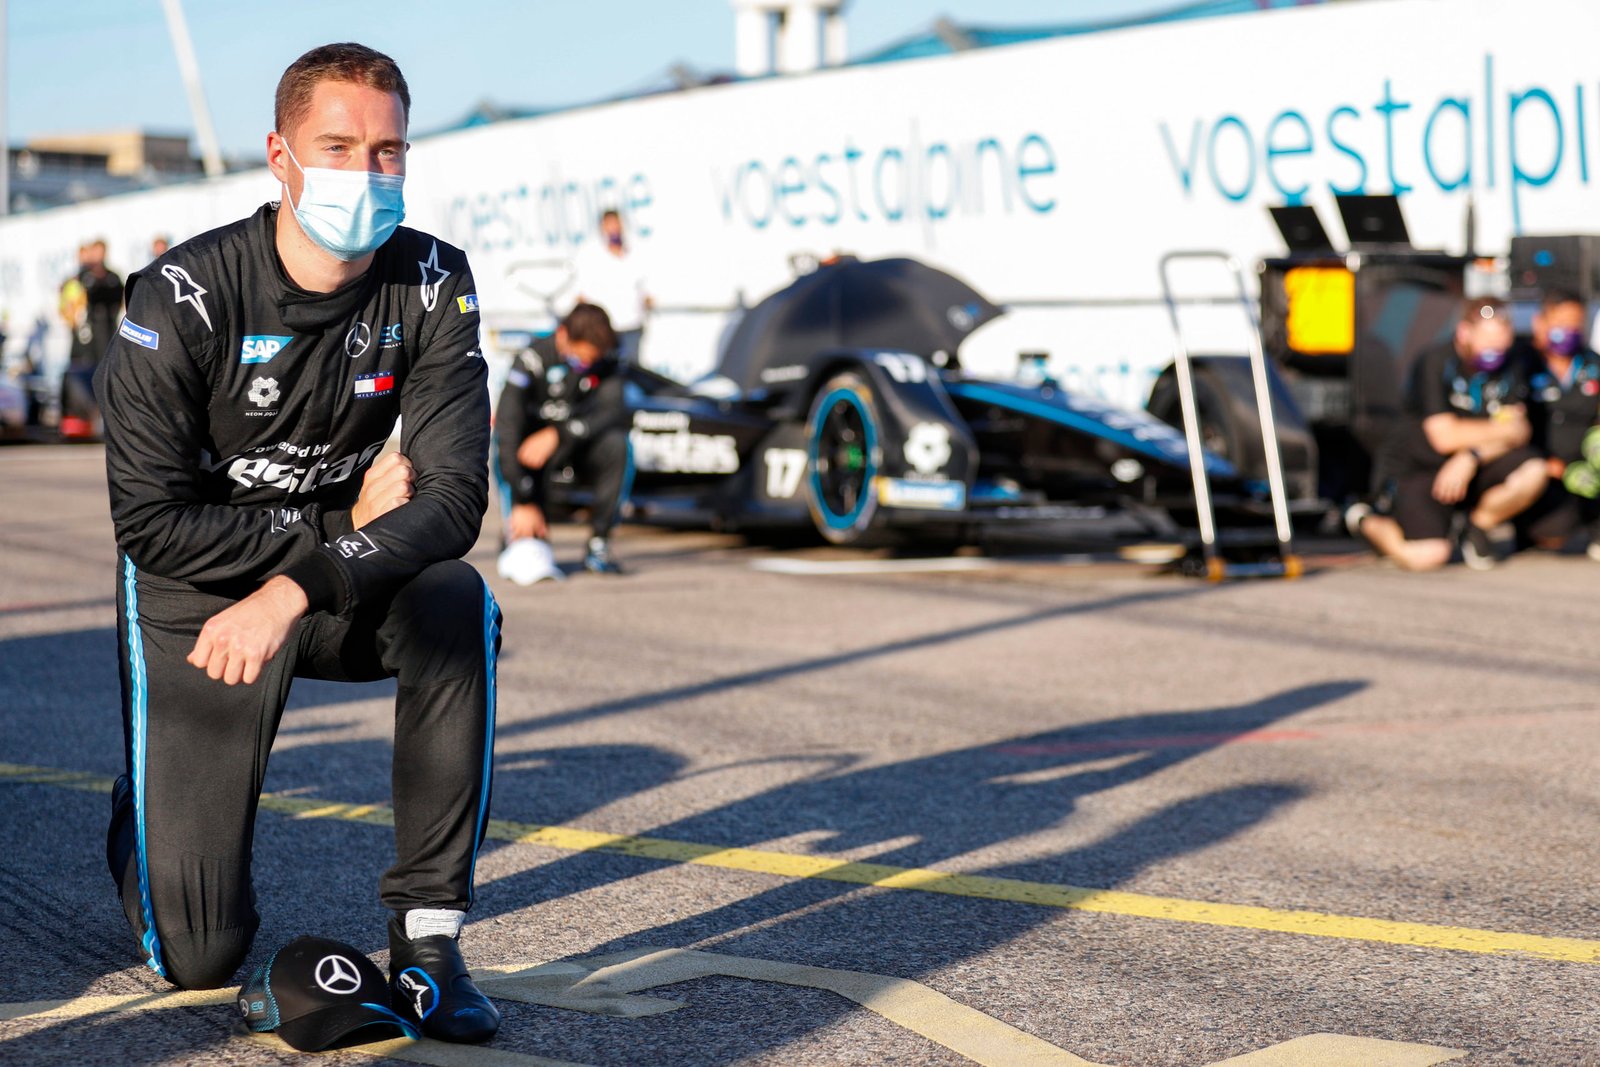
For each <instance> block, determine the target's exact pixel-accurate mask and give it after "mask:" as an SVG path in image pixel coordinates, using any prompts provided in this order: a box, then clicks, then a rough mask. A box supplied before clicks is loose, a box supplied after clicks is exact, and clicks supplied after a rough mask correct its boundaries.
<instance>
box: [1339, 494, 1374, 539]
mask: <svg viewBox="0 0 1600 1067" xmlns="http://www.w3.org/2000/svg"><path fill="white" fill-rule="evenodd" d="M1371 514H1372V505H1371V504H1366V503H1363V502H1361V501H1359V500H1358V501H1356V502H1355V503H1354V504H1351V505H1350V506H1349V507H1347V508H1345V509H1344V528H1345V529H1346V530H1348V531H1349V532H1350V536H1351V537H1354V538H1357V539H1359V538H1360V537H1361V524H1362V523H1363V522H1366V521H1367V516H1368V515H1371Z"/></svg>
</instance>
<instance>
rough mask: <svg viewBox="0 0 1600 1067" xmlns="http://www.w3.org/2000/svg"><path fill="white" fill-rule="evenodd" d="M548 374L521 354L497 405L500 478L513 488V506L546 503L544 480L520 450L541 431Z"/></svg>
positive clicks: (512, 368) (507, 378)
mask: <svg viewBox="0 0 1600 1067" xmlns="http://www.w3.org/2000/svg"><path fill="white" fill-rule="evenodd" d="M543 384H544V375H543V374H541V373H538V372H536V371H534V370H533V369H532V368H530V367H529V366H528V362H527V360H526V359H525V358H524V357H523V356H521V355H519V356H517V357H516V359H514V360H512V361H511V370H510V371H509V372H508V373H507V374H506V384H505V387H504V388H503V389H501V391H500V402H499V403H498V404H496V405H495V415H494V425H495V437H496V440H497V442H498V444H499V449H500V452H499V461H500V476H501V477H502V478H503V479H505V482H506V484H507V485H508V486H510V488H511V503H512V504H542V503H543V501H542V500H541V499H540V495H541V494H540V492H539V488H540V485H541V479H540V478H539V476H538V475H537V474H536V473H534V472H533V471H530V470H528V468H526V467H524V466H523V465H522V463H521V461H520V460H518V459H517V449H518V448H520V447H522V442H523V441H525V440H527V439H528V435H529V434H531V433H533V432H534V431H535V430H537V429H539V427H540V425H541V422H542V420H540V419H539V415H538V411H539V405H540V404H541V403H543V401H544V397H543V388H542V387H543Z"/></svg>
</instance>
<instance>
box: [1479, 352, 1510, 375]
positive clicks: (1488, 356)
mask: <svg viewBox="0 0 1600 1067" xmlns="http://www.w3.org/2000/svg"><path fill="white" fill-rule="evenodd" d="M1505 361H1506V350H1505V349H1503V348H1480V349H1478V350H1477V351H1476V352H1474V353H1473V354H1472V362H1473V365H1474V366H1476V367H1477V368H1478V369H1479V370H1481V371H1493V370H1499V369H1500V364H1502V363H1504V362H1505Z"/></svg>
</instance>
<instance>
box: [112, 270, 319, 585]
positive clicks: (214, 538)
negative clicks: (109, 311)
mask: <svg viewBox="0 0 1600 1067" xmlns="http://www.w3.org/2000/svg"><path fill="white" fill-rule="evenodd" d="M139 280H140V276H139V275H138V274H135V275H133V276H132V277H131V278H129V280H128V290H127V307H128V312H127V316H126V317H125V318H124V319H123V322H122V325H121V327H120V329H119V330H118V332H117V333H116V335H115V336H113V337H112V339H111V344H110V346H109V347H108V348H107V350H106V354H105V358H104V359H102V360H101V362H100V368H99V371H98V373H97V374H96V378H95V392H96V394H97V395H98V396H99V399H100V411H101V416H102V418H103V419H104V422H105V440H106V480H107V482H108V485H109V488H110V495H111V521H112V525H113V526H114V527H115V530H116V538H117V545H118V546H119V547H120V548H121V549H122V551H123V552H125V553H127V555H128V558H129V559H131V560H132V561H133V563H134V565H135V566H137V567H139V568H140V569H142V570H146V571H149V572H150V573H152V574H156V575H160V576H162V577H164V578H175V579H178V580H180V581H185V582H193V583H207V582H230V581H241V580H243V581H265V580H266V579H267V578H269V577H271V576H272V575H273V574H276V573H278V572H279V571H281V570H282V569H284V568H285V567H287V566H290V565H291V564H293V563H294V562H296V561H298V560H302V559H304V558H307V557H308V556H310V555H311V554H312V553H313V552H314V551H316V548H317V546H318V545H320V544H321V543H322V541H323V539H324V537H325V532H324V530H323V525H322V521H323V517H322V514H321V511H320V509H319V507H318V506H317V505H315V504H313V505H310V506H308V507H305V508H302V509H299V510H298V511H296V510H294V509H285V508H241V507H231V506H228V505H221V504H207V503H205V502H204V497H203V495H202V483H201V473H202V471H201V464H202V463H204V462H205V445H206V442H207V431H206V425H207V422H208V418H207V408H208V405H209V403H210V398H211V382H210V379H209V377H208V375H207V373H206V371H205V369H204V368H205V367H207V366H209V364H210V362H211V361H212V360H214V359H217V358H220V357H221V354H222V353H221V348H222V346H223V345H224V344H225V342H226V337H227V336H228V334H227V331H225V330H219V331H217V332H215V333H213V334H211V335H210V337H208V338H206V339H205V340H204V341H203V342H199V343H195V342H192V341H188V340H185V338H184V337H183V336H182V335H181V334H180V333H179V332H178V327H177V324H176V322H175V321H174V319H173V318H172V316H170V315H169V314H168V312H169V309H170V308H171V306H172V305H171V301H168V300H165V299H163V298H162V296H161V294H160V292H159V288H160V287H159V286H154V285H140V284H139ZM213 462H215V461H213Z"/></svg>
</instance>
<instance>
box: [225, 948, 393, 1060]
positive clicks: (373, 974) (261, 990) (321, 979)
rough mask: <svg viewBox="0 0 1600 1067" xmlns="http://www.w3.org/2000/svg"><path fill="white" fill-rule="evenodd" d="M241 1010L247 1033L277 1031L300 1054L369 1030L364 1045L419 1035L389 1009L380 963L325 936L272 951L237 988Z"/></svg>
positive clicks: (386, 982) (365, 1035) (387, 987)
mask: <svg viewBox="0 0 1600 1067" xmlns="http://www.w3.org/2000/svg"><path fill="white" fill-rule="evenodd" d="M239 1011H240V1013H241V1014H243V1015H244V1023H245V1026H247V1027H249V1028H250V1029H251V1030H253V1031H255V1032H256V1033H265V1032H268V1031H276V1032H277V1034H278V1036H279V1037H281V1038H283V1040H284V1041H285V1042H287V1043H288V1044H289V1045H291V1046H293V1047H294V1048H296V1049H299V1050H300V1051H301V1052H321V1051H322V1050H323V1049H325V1048H327V1047H329V1046H330V1045H333V1044H335V1043H337V1042H341V1041H343V1039H345V1038H347V1037H349V1036H350V1035H351V1034H354V1033H355V1032H356V1031H357V1030H367V1028H369V1027H371V1028H372V1029H371V1030H370V1031H368V1032H367V1033H364V1034H362V1035H361V1036H362V1040H363V1041H383V1040H386V1039H388V1038H393V1037H409V1038H413V1039H414V1038H416V1037H417V1031H416V1028H415V1027H413V1026H412V1025H411V1024H410V1023H408V1022H406V1021H405V1020H404V1019H402V1018H401V1017H400V1016H398V1015H396V1014H395V1013H394V1011H393V1010H392V1009H391V1008H390V1007H389V983H388V981H387V980H386V979H385V978H384V976H383V972H382V971H381V970H379V969H378V965H377V964H375V963H373V962H372V961H371V960H369V959H368V958H367V957H366V955H365V954H364V953H362V952H360V951H358V950H357V949H354V948H351V947H350V946H349V945H346V944H344V943H343V942H342V941H330V940H328V939H327V938H324V937H297V938H295V939H294V940H293V941H291V942H289V943H288V944H287V945H285V946H283V947H282V948H280V949H279V950H278V951H277V952H275V953H273V955H272V958H271V959H269V960H267V962H266V963H264V964H262V965H261V966H260V967H258V968H256V971H255V973H254V974H252V975H251V976H250V980H249V981H248V982H246V983H245V984H244V987H243V988H241V989H240V990H239Z"/></svg>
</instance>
